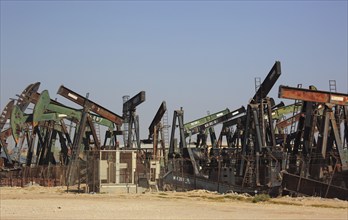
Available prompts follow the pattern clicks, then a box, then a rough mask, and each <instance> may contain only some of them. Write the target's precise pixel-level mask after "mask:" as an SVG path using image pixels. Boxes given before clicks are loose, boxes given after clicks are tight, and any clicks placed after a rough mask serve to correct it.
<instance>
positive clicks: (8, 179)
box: [0, 166, 66, 187]
mask: <svg viewBox="0 0 348 220" xmlns="http://www.w3.org/2000/svg"><path fill="white" fill-rule="evenodd" d="M65 172H66V167H64V166H36V167H22V168H20V169H19V168H18V169H14V170H3V171H1V172H0V176H1V180H0V186H12V187H13V186H17V187H24V186H30V185H33V184H38V185H40V186H47V187H53V186H64V185H65Z"/></svg>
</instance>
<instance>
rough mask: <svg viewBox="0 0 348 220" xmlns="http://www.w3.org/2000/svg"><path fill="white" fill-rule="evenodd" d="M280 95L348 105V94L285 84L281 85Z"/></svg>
mask: <svg viewBox="0 0 348 220" xmlns="http://www.w3.org/2000/svg"><path fill="white" fill-rule="evenodd" d="M278 97H279V98H285V99H295V100H297V99H298V100H303V101H308V102H317V103H331V104H337V105H345V106H347V105H348V94H343V93H333V92H327V91H319V90H311V89H302V88H295V87H289V86H283V85H280V86H279V93H278Z"/></svg>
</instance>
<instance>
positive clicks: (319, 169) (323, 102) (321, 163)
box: [279, 86, 348, 200]
mask: <svg viewBox="0 0 348 220" xmlns="http://www.w3.org/2000/svg"><path fill="white" fill-rule="evenodd" d="M279 97H280V98H287V99H295V100H302V101H303V103H304V105H303V107H302V111H301V113H302V114H301V116H300V119H299V123H298V128H297V134H296V137H295V141H294V145H293V146H288V150H289V151H290V153H291V156H292V157H290V160H289V169H288V170H287V172H284V173H283V178H284V180H283V187H284V188H285V189H286V191H288V192H293V193H301V194H306V195H320V196H323V197H330V198H332V197H335V198H341V199H345V200H346V199H348V189H347V188H348V187H347V186H348V149H347V146H344V141H342V140H343V138H341V133H343V132H340V130H341V128H343V129H345V132H346V130H347V122H346V121H347V114H346V112H347V107H348V95H347V94H342V93H333V92H326V91H318V90H313V89H302V88H293V87H288V86H280V87H279ZM320 108H321V109H320ZM335 113H336V114H335ZM316 130H317V132H316ZM315 133H317V135H315ZM316 136H317V137H316ZM296 157H297V158H300V159H301V161H300V163H298V162H297V161H296ZM298 164H300V165H298ZM342 185H345V187H342Z"/></svg>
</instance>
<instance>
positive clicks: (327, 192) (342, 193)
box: [282, 172, 348, 200]
mask: <svg viewBox="0 0 348 220" xmlns="http://www.w3.org/2000/svg"><path fill="white" fill-rule="evenodd" d="M282 178H283V181H282V187H283V191H288V192H291V193H300V194H304V195H308V196H322V197H324V198H338V199H342V200H348V190H347V188H342V187H340V186H335V185H330V184H327V183H324V182H322V181H318V180H313V179H309V178H305V177H302V176H298V175H295V174H291V173H288V172H283V173H282Z"/></svg>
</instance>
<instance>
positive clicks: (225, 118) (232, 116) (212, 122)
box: [198, 106, 246, 130]
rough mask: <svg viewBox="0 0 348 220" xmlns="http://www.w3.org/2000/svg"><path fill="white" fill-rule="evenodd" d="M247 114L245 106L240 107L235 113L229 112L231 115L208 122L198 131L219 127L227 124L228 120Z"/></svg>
mask: <svg viewBox="0 0 348 220" xmlns="http://www.w3.org/2000/svg"><path fill="white" fill-rule="evenodd" d="M245 112H246V109H245V107H244V106H242V107H240V108H238V109H236V110H234V111H231V112H229V113H227V114H225V115H222V116H221V117H217V118H216V119H215V120H213V121H210V122H208V123H206V124H203V125H200V126H199V128H198V130H202V129H206V128H208V127H212V126H214V125H217V124H219V123H222V122H225V121H227V120H230V119H231V118H234V117H236V116H239V115H241V114H243V113H245Z"/></svg>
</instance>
